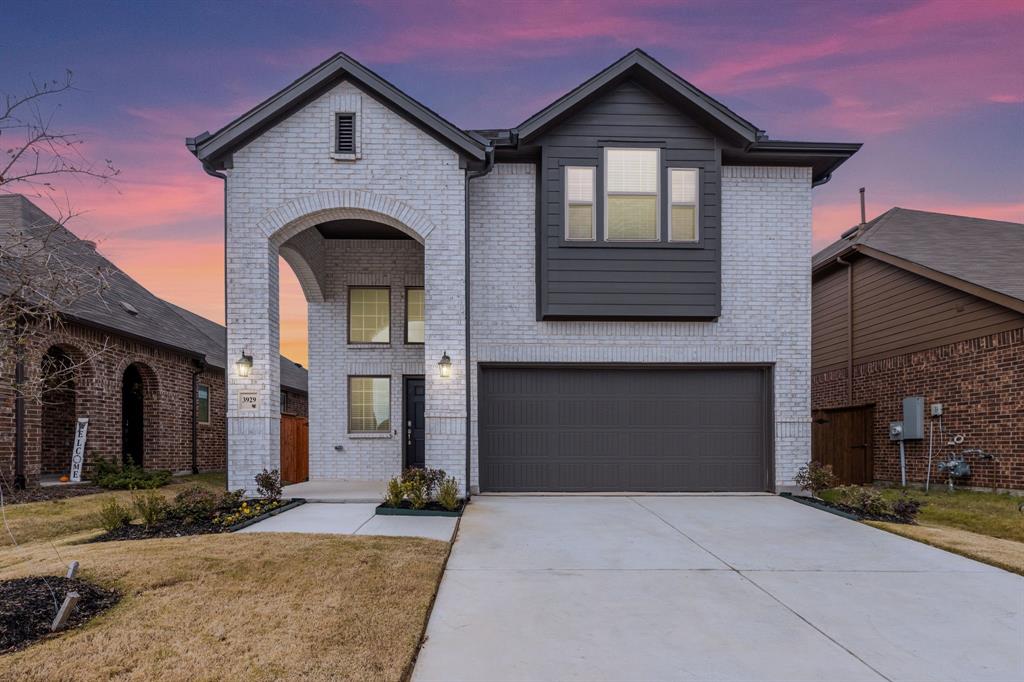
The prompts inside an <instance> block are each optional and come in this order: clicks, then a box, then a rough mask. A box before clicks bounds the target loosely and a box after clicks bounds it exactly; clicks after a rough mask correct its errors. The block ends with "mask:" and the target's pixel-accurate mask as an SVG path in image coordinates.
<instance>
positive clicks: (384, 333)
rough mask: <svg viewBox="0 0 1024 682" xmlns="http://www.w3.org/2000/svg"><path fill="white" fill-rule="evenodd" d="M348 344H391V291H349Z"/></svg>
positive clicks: (363, 289)
mask: <svg viewBox="0 0 1024 682" xmlns="http://www.w3.org/2000/svg"><path fill="white" fill-rule="evenodd" d="M348 342H349V343H391V289H389V288H388V287H352V288H350V289H349V290H348Z"/></svg>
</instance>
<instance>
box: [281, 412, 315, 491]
mask: <svg viewBox="0 0 1024 682" xmlns="http://www.w3.org/2000/svg"><path fill="white" fill-rule="evenodd" d="M308 479H309V420H307V419H306V418H305V417H295V416H293V415H290V414H282V415H281V482H282V483H301V482H302V481H306V480H308Z"/></svg>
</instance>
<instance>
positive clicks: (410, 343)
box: [403, 285, 427, 346]
mask: <svg viewBox="0 0 1024 682" xmlns="http://www.w3.org/2000/svg"><path fill="white" fill-rule="evenodd" d="M413 289H416V290H419V291H422V292H423V340H422V341H410V340H409V292H410V291H411V290H413ZM403 323H404V325H405V335H404V337H405V345H407V346H422V345H424V344H425V343H426V342H427V288H426V287H424V286H418V285H416V286H412V285H410V286H406V287H405V319H404V320H403Z"/></svg>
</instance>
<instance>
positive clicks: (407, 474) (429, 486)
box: [402, 467, 447, 501]
mask: <svg viewBox="0 0 1024 682" xmlns="http://www.w3.org/2000/svg"><path fill="white" fill-rule="evenodd" d="M446 477H447V474H445V473H444V469H428V468H422V469H421V468H419V467H409V468H408V469H406V470H405V471H403V472H402V483H415V484H416V485H418V486H422V487H423V490H424V494H425V495H426V497H427V500H428V501H429V500H431V499H433V497H434V493H435V492H436V491H437V487H438V486H439V485H440V484H441V482H442V481H444V479H445V478H446Z"/></svg>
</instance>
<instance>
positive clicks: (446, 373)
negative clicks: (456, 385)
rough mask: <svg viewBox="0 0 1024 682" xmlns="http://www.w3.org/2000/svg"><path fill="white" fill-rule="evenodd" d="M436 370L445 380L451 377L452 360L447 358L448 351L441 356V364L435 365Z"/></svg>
mask: <svg viewBox="0 0 1024 682" xmlns="http://www.w3.org/2000/svg"><path fill="white" fill-rule="evenodd" d="M437 369H438V371H440V372H441V376H442V377H445V378H447V377H450V376H451V375H452V359H451V358H450V357H448V351H445V352H444V355H442V356H441V362H439V363H437Z"/></svg>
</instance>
